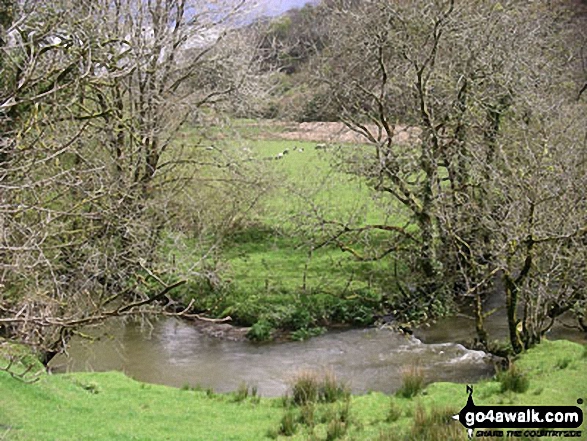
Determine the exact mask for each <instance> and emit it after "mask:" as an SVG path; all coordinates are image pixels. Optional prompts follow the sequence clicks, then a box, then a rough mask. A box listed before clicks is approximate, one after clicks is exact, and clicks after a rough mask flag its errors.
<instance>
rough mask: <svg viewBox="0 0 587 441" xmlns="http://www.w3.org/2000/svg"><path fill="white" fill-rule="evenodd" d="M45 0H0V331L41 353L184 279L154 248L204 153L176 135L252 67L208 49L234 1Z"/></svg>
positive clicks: (137, 310)
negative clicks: (171, 272)
mask: <svg viewBox="0 0 587 441" xmlns="http://www.w3.org/2000/svg"><path fill="white" fill-rule="evenodd" d="M50 3H51V4H50V5H49V4H48V3H46V2H8V3H6V2H3V4H2V7H3V8H5V9H4V10H3V12H4V11H8V12H9V14H6V15H2V19H3V21H2V23H1V26H2V29H1V31H2V35H1V37H2V38H1V42H2V47H1V48H0V50H1V51H2V57H1V66H0V68H1V69H2V70H1V72H0V77H1V78H2V81H1V82H0V83H1V89H0V128H1V130H2V132H1V133H0V136H1V145H0V192H1V195H2V198H1V204H0V216H1V217H0V256H2V259H1V261H0V311H1V317H0V332H1V333H2V335H3V336H5V337H8V338H10V339H12V340H15V341H18V342H20V343H24V344H26V345H28V346H30V347H31V349H32V350H33V351H34V352H35V353H36V354H38V356H39V358H40V360H41V361H42V362H43V363H44V364H47V363H48V362H49V361H50V360H51V358H52V357H53V356H54V355H55V354H57V353H59V352H61V351H63V350H64V349H65V348H66V346H67V343H68V341H69V339H70V338H71V336H72V335H74V334H75V333H77V332H78V329H79V328H80V327H82V326H86V325H92V324H98V323H100V322H102V321H103V320H105V319H107V318H110V317H114V316H137V315H140V314H143V313H145V312H153V311H159V312H161V311H162V309H161V308H160V306H161V305H164V304H165V303H167V301H168V293H169V292H170V291H171V290H172V289H174V288H176V287H178V286H180V285H182V284H183V282H184V281H183V280H178V279H177V277H175V278H173V277H169V276H164V275H163V274H162V273H163V272H164V271H163V267H162V266H161V264H160V262H159V255H158V253H157V250H158V246H159V243H160V240H161V237H162V232H163V230H164V228H165V227H166V226H167V225H168V222H169V220H170V218H172V217H173V215H174V212H173V209H174V208H175V205H173V204H172V203H171V198H172V196H173V195H174V194H175V193H176V192H178V191H179V190H180V189H181V188H183V187H182V186H184V185H186V183H191V182H192V181H193V179H194V176H195V175H196V173H197V170H198V167H197V165H198V164H202V163H204V162H205V161H210V158H208V159H206V158H203V157H202V156H201V151H202V150H204V149H203V146H202V145H195V146H194V145H188V146H185V145H184V146H183V148H182V146H181V145H180V144H179V143H175V140H176V138H177V135H178V131H179V130H180V128H181V127H182V125H183V124H184V122H185V121H186V120H187V119H188V117H189V116H190V115H193V114H194V112H197V111H198V109H200V110H201V109H202V107H203V106H205V105H206V104H209V103H213V102H214V101H216V100H218V98H219V97H221V96H224V95H227V94H229V93H231V92H233V91H234V90H236V89H237V88H238V87H239V85H240V82H241V81H242V78H243V77H244V76H245V74H244V72H246V71H247V68H248V66H247V65H246V63H243V64H238V68H239V69H229V68H227V67H226V65H225V63H228V61H229V60H228V59H227V56H228V55H229V52H228V51H227V50H220V43H221V42H223V40H224V39H225V36H226V35H227V32H228V31H229V29H230V27H231V26H232V25H233V24H234V20H235V19H236V18H237V16H238V14H239V13H240V12H241V11H243V5H244V2H229V1H226V2H222V1H217V2H209V1H206V2H204V1H187V0H186V1H178V2H162V1H147V2H144V1H132V0H128V1H103V2H102V1H99V2H94V1H92V2H90V1H87V2H71V1H68V0H63V1H58V2H50ZM5 5H7V6H5ZM241 61H244V58H241ZM194 152H197V153H198V154H197V155H194ZM237 162H238V161H237ZM224 168H228V165H227V164H224ZM198 202H199V203H200V204H201V203H203V202H202V201H198ZM180 313H181V314H185V313H187V311H182V312H180Z"/></svg>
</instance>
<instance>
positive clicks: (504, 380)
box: [497, 363, 530, 393]
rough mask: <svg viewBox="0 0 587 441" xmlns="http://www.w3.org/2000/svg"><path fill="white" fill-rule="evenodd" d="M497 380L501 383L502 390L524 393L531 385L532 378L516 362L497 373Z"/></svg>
mask: <svg viewBox="0 0 587 441" xmlns="http://www.w3.org/2000/svg"><path fill="white" fill-rule="evenodd" d="M497 381H499V382H500V384H501V392H507V391H512V392H515V393H524V392H526V391H527V390H528V388H529V387H530V379H529V378H528V376H527V375H526V373H525V372H523V371H521V370H519V369H518V368H517V367H516V365H515V364H514V363H512V364H510V367H509V368H508V369H506V370H502V371H500V372H498V373H497Z"/></svg>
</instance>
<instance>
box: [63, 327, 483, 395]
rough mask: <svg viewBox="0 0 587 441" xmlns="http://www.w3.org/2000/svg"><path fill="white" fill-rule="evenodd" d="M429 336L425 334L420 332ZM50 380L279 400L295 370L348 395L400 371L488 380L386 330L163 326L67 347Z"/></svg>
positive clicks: (478, 368) (474, 364)
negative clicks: (70, 378)
mask: <svg viewBox="0 0 587 441" xmlns="http://www.w3.org/2000/svg"><path fill="white" fill-rule="evenodd" d="M426 332H427V333H429V334H430V333H431V331H430V329H427V330H426ZM69 355H70V357H69V358H67V357H64V356H63V357H58V358H56V359H55V360H54V362H53V363H52V367H53V370H54V372H66V371H109V370H118V371H123V372H125V373H127V374H128V375H129V376H131V377H133V378H135V379H137V380H139V381H143V382H148V383H159V384H165V385H169V386H175V387H182V386H185V385H190V386H201V387H205V388H212V389H214V390H215V391H216V392H228V391H233V390H235V389H237V388H238V387H239V385H241V384H242V383H246V384H248V385H250V386H256V387H257V388H258V390H259V393H260V394H261V395H263V396H279V395H282V394H284V393H285V392H286V390H287V387H288V383H289V382H290V380H291V378H292V377H293V376H294V375H295V373H296V372H298V371H300V370H305V369H310V370H332V371H334V373H335V374H336V376H337V378H339V379H341V380H343V381H344V382H346V383H347V384H348V385H349V386H350V387H351V389H352V391H353V392H354V393H365V392H368V391H371V390H373V391H382V392H387V393H391V392H394V391H396V390H397V389H398V388H399V387H400V385H401V381H402V380H401V377H402V371H403V370H404V369H406V368H407V367H409V366H412V365H418V366H420V367H421V368H422V370H423V371H424V374H425V377H426V380H427V381H457V382H469V381H475V380H478V379H480V378H484V377H488V376H491V375H492V374H493V373H494V368H493V363H492V362H491V359H490V357H488V356H487V355H486V354H485V353H483V352H480V351H472V350H468V349H466V348H465V347H464V346H462V345H461V344H458V343H449V342H436V343H432V344H427V343H423V342H422V341H421V340H419V339H418V338H416V337H412V336H407V335H403V334H398V333H396V332H393V331H390V330H386V329H351V330H345V331H333V332H328V333H326V334H325V335H322V336H319V337H315V338H312V339H310V340H309V341H305V342H280V343H268V344H256V343H252V342H248V341H227V340H221V339H218V338H214V337H210V336H208V335H205V334H203V333H201V332H200V331H199V330H198V329H197V328H196V327H194V326H193V325H191V324H190V323H187V322H183V321H179V320H175V319H166V320H161V321H158V322H155V323H154V324H153V327H152V328H150V327H145V326H142V327H141V326H140V325H139V324H136V323H126V324H123V323H116V322H114V323H113V324H111V326H110V327H109V328H108V329H107V332H105V333H104V334H103V336H102V337H101V338H100V340H99V341H96V342H94V343H91V344H88V343H87V342H82V341H75V342H74V344H73V345H72V348H71V350H70V352H69Z"/></svg>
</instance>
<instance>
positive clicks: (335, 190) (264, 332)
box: [164, 129, 402, 340]
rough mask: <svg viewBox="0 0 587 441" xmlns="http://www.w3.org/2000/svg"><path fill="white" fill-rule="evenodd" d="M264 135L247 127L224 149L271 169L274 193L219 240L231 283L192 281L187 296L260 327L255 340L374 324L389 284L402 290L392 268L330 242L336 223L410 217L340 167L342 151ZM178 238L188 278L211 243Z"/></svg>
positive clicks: (359, 247) (172, 248)
mask: <svg viewBox="0 0 587 441" xmlns="http://www.w3.org/2000/svg"><path fill="white" fill-rule="evenodd" d="M248 130H249V131H250V130H251V129H248ZM255 130H256V129H254V130H253V132H252V133H249V132H248V131H247V130H241V132H242V133H241V135H243V136H244V139H243V138H240V140H235V141H231V140H224V142H223V146H222V147H219V148H221V149H225V152H227V153H226V154H228V155H230V154H231V153H230V151H231V149H233V150H234V151H235V152H238V154H241V155H242V154H243V152H245V154H244V156H245V158H246V157H248V159H249V160H250V161H256V163H257V164H259V165H260V170H261V171H262V170H263V169H264V170H267V173H271V174H272V175H273V181H272V183H271V190H270V191H269V192H268V193H267V194H264V195H263V198H262V200H260V201H259V202H258V204H257V206H256V210H255V213H254V215H252V216H251V217H252V219H250V220H249V222H248V223H247V224H246V225H245V226H244V227H243V228H239V229H237V230H236V231H232V232H230V233H229V234H227V235H226V236H225V237H224V238H223V240H222V242H221V243H220V244H218V243H215V244H214V247H215V251H214V259H216V261H215V262H214V264H213V265H214V268H220V271H219V275H220V277H221V281H222V283H221V284H220V285H221V286H216V287H214V289H211V287H210V286H209V285H207V284H205V283H198V282H197V281H192V282H193V283H189V284H188V285H187V287H186V289H184V290H183V292H181V293H180V294H179V296H180V298H181V299H182V301H183V302H185V303H187V302H189V301H190V300H192V299H194V301H195V305H196V307H197V308H199V309H200V310H202V311H206V312H207V313H209V314H212V315H214V316H217V317H222V316H227V315H230V316H231V317H232V318H233V320H234V321H235V322H236V323H237V324H242V325H248V326H255V328H254V330H253V332H252V334H251V337H252V338H255V339H261V340H262V339H266V338H268V337H269V335H270V333H271V332H272V331H273V330H274V329H279V330H285V331H291V332H293V334H292V335H293V337H294V338H305V337H307V336H309V335H312V334H315V333H318V332H320V330H321V329H323V327H324V326H328V325H331V324H341V323H344V324H356V325H366V324H370V323H372V321H373V317H374V315H376V314H377V313H378V312H379V310H380V308H381V304H382V301H381V300H382V296H385V295H387V294H389V292H386V290H385V289H382V287H384V286H387V288H388V291H392V290H393V284H392V283H386V280H388V279H391V277H390V274H391V271H392V265H391V264H390V262H389V261H386V262H385V261H371V262H367V261H366V262H358V261H357V259H356V258H355V257H354V256H353V255H352V253H351V252H344V251H343V250H342V249H341V247H340V246H339V245H338V244H337V243H336V242H335V241H333V242H326V239H327V238H328V237H331V236H332V235H333V233H332V232H333V231H335V230H336V229H337V228H340V227H339V225H335V222H338V223H344V224H347V225H350V226H359V225H362V224H365V223H372V224H380V223H389V222H395V223H397V222H399V220H400V219H402V216H401V213H400V212H399V211H398V212H395V213H392V214H390V213H388V212H387V210H388V208H386V207H385V205H384V204H380V203H378V202H377V201H376V200H375V199H373V198H372V197H371V196H370V192H369V190H368V188H367V186H366V185H365V183H364V182H361V181H360V180H359V179H357V178H355V177H353V176H350V175H348V174H345V173H342V172H340V171H338V170H336V169H335V168H334V167H333V166H332V163H333V161H334V160H335V158H336V157H337V156H336V152H335V150H336V148H337V147H336V146H328V148H326V149H324V148H316V146H317V143H314V142H301V141H290V140H275V139H263V138H264V137H261V136H259V133H258V132H257V131H255ZM188 137H189V134H188ZM248 137H251V138H248ZM338 148H348V147H338ZM355 148H361V147H359V146H355ZM277 158H279V159H277ZM388 205H389V204H388ZM348 238H349V237H346V236H345V239H348ZM176 239H177V237H175V238H170V240H169V241H168V244H167V246H166V248H165V250H164V252H165V253H166V254H167V256H168V258H170V259H171V258H172V259H173V262H174V264H175V265H176V267H177V269H178V272H179V273H182V272H183V273H188V272H189V269H190V268H193V267H194V265H195V264H196V262H197V260H198V259H200V258H201V255H202V254H206V252H207V251H206V250H207V248H206V247H207V246H208V244H206V243H202V241H201V238H198V239H190V238H189V237H188V236H184V237H182V238H181V240H180V241H178V240H176ZM384 240H385V235H384V234H379V235H377V234H372V233H371V234H369V235H368V236H367V235H355V236H354V237H353V239H352V241H351V242H350V243H351V245H350V246H351V247H352V249H353V250H354V251H355V252H357V253H366V252H368V251H369V250H370V249H371V248H372V247H373V246H374V245H379V244H380V242H382V241H384ZM179 242H181V243H182V246H177V244H178V243H179ZM170 256H172V257H170ZM219 262H220V263H219Z"/></svg>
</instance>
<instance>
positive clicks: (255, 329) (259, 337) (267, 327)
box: [247, 320, 273, 341]
mask: <svg viewBox="0 0 587 441" xmlns="http://www.w3.org/2000/svg"><path fill="white" fill-rule="evenodd" d="M272 332H273V326H271V323H269V322H267V321H266V320H260V321H258V322H257V323H255V324H254V325H253V326H252V327H251V329H250V330H249V332H247V338H248V339H249V340H254V341H267V340H270V339H271V333H272Z"/></svg>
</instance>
